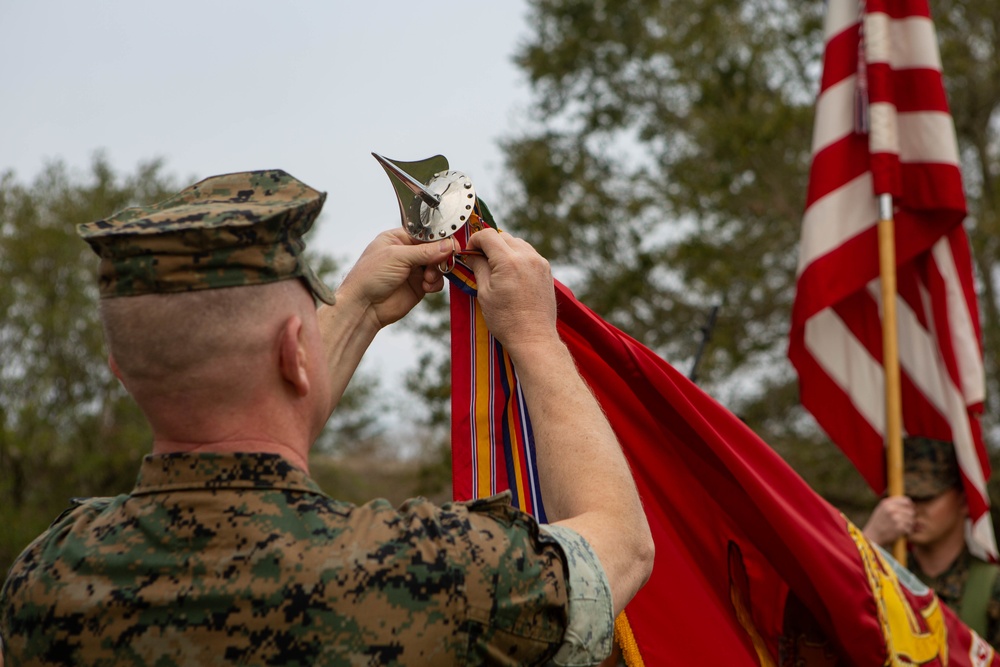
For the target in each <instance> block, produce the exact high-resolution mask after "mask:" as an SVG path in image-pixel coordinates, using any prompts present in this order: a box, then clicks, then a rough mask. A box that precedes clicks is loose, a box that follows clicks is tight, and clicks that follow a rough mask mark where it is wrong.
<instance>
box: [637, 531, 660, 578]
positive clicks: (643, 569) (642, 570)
mask: <svg viewBox="0 0 1000 667" xmlns="http://www.w3.org/2000/svg"><path fill="white" fill-rule="evenodd" d="M642 525H643V530H642V531H640V535H638V536H637V539H636V546H635V554H636V556H635V563H636V575H637V577H638V578H639V581H641V582H642V583H643V584H645V583H646V581H648V580H649V576H650V575H651V574H652V573H653V561H654V560H655V559H656V544H655V543H654V542H653V534H652V533H651V532H650V531H649V525H648V524H647V523H646V522H645V521H644V522H643V523H642ZM641 585H642V584H640V586H641Z"/></svg>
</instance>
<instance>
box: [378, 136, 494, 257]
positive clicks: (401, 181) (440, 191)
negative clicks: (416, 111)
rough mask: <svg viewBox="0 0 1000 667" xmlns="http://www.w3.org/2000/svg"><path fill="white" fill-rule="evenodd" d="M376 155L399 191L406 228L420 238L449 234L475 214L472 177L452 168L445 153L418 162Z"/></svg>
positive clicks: (397, 192)
mask: <svg viewBox="0 0 1000 667" xmlns="http://www.w3.org/2000/svg"><path fill="white" fill-rule="evenodd" d="M372 156H373V157H374V158H375V159H376V160H378V163H379V164H381V165H382V168H383V169H385V173H386V174H387V175H388V176H389V181H390V182H391V183H392V187H393V189H394V190H395V191H396V200H397V201H398V202H399V214H400V217H401V218H402V224H403V229H405V230H406V233H407V234H409V235H410V236H411V237H413V238H414V239H416V240H417V241H422V242H424V243H429V242H431V241H439V240H441V239H446V238H449V237H450V236H452V235H453V234H454V233H455V232H457V231H458V230H459V229H461V228H462V227H464V226H465V224H466V223H467V222H469V219H470V218H471V217H472V216H473V213H474V210H475V208H476V189H475V187H474V186H473V185H472V180H471V179H470V178H469V177H468V176H466V175H465V174H463V173H462V172H460V171H452V170H450V169H449V168H448V159H447V158H446V157H444V156H443V155H435V156H434V157H429V158H427V159H426V160H419V161H417V162H403V161H401V160H390V159H389V158H385V157H382V156H381V155H379V154H378V153H372Z"/></svg>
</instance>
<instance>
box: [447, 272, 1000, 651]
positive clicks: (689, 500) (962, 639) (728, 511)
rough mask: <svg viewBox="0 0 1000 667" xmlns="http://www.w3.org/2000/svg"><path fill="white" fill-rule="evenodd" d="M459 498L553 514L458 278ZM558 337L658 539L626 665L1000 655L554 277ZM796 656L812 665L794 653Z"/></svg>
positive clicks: (494, 347) (455, 412)
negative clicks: (503, 493) (498, 496)
mask: <svg viewBox="0 0 1000 667" xmlns="http://www.w3.org/2000/svg"><path fill="white" fill-rule="evenodd" d="M452 279H453V280H452V289H451V313H452V362H453V365H452V369H453V370H452V381H453V387H452V437H453V462H454V464H453V482H454V493H455V497H456V499H460V500H464V499H468V498H471V497H478V496H484V495H489V494H491V493H495V492H497V491H500V490H504V489H506V488H511V489H512V490H513V491H514V496H515V501H516V502H517V503H518V505H519V506H520V507H521V508H522V509H526V510H530V511H532V512H533V513H534V514H535V515H536V516H540V517H544V510H543V504H544V503H543V493H544V488H545V480H544V479H539V478H538V474H537V470H536V469H535V467H534V463H533V462H534V455H533V451H534V446H535V445H534V442H533V441H532V438H531V429H530V417H529V415H528V414H527V410H526V407H525V405H524V403H523V401H522V400H521V398H520V394H519V390H518V386H517V378H516V369H514V368H513V367H512V366H511V364H510V360H509V359H508V358H507V357H506V356H505V354H504V353H503V350H502V347H501V346H500V345H499V344H497V343H496V341H494V340H492V338H491V337H490V336H489V333H488V332H487V331H486V330H485V325H484V323H483V320H482V317H481V315H480V314H478V312H477V311H478V306H477V304H476V302H475V299H474V297H473V296H471V294H474V289H475V282H474V277H473V276H472V275H471V273H470V272H469V271H468V270H466V269H465V267H463V266H462V265H461V264H458V265H457V266H456V269H455V271H454V272H453V273H452ZM556 292H557V298H558V307H559V311H558V312H559V321H558V326H559V332H560V334H561V336H562V337H563V340H564V341H565V342H566V345H567V346H568V347H569V349H570V351H571V352H572V354H573V356H574V358H575V360H576V363H577V365H578V367H579V369H580V372H581V374H582V375H583V376H584V378H585V379H586V381H587V382H588V383H589V385H590V387H591V388H592V390H593V391H594V393H595V395H596V396H597V399H598V400H599V402H600V404H601V406H602V407H603V408H604V410H605V412H606V414H607V416H608V419H609V421H610V422H611V424H612V426H613V427H614V429H615V431H616V433H617V435H618V438H619V441H620V442H621V445H622V449H623V451H624V452H625V455H626V457H627V458H628V460H629V462H630V464H631V466H632V470H633V473H634V475H635V479H636V484H637V485H638V488H639V492H640V494H641V496H642V499H643V503H644V506H645V509H646V514H647V518H648V520H649V524H650V526H651V529H652V531H653V536H654V540H655V542H656V563H655V567H654V570H653V575H652V578H651V579H650V581H649V582H648V583H647V584H646V586H645V587H644V588H643V589H642V590H641V591H639V593H638V595H636V597H635V598H634V599H633V600H632V602H631V603H630V604H629V605H628V607H627V609H626V618H624V619H619V622H618V623H616V634H617V635H618V638H619V642H620V644H622V646H623V649H624V651H625V657H626V660H627V661H628V664H629V665H638V664H649V665H661V664H678V665H779V664H781V665H784V664H803V665H812V664H817V665H820V664H835V663H834V662H832V660H834V659H839V660H841V662H840V663H839V664H856V665H909V664H914V665H916V664H920V665H942V666H943V665H987V664H991V663H992V661H993V650H992V648H990V647H989V645H987V644H986V643H985V642H983V641H982V640H981V639H979V638H978V636H976V635H974V634H972V633H971V632H970V631H969V630H968V629H967V628H965V626H963V625H962V624H961V623H960V622H958V621H957V620H956V619H955V618H954V616H953V615H952V614H951V613H950V612H949V611H948V610H947V609H945V608H944V607H943V605H941V604H939V603H938V601H937V598H936V597H935V596H934V594H933V593H932V592H930V591H928V590H927V589H926V588H924V587H923V586H922V585H921V584H920V583H919V582H916V581H910V580H909V577H907V576H906V574H905V571H901V572H904V574H903V576H902V577H901V576H900V575H899V574H898V573H897V571H896V570H895V569H894V568H893V567H892V563H893V562H894V561H892V560H891V559H890V558H889V557H888V556H886V555H883V554H882V553H880V552H879V551H877V550H875V549H873V548H872V547H871V546H870V545H869V544H868V542H867V541H866V540H865V539H864V538H863V537H862V536H861V534H860V531H858V530H857V529H856V528H855V527H854V526H853V525H851V524H850V522H849V521H848V520H847V519H846V518H845V517H844V516H843V515H841V514H840V513H839V512H838V511H837V510H836V509H835V508H833V507H832V506H831V505H829V504H828V503H827V502H826V501H824V500H823V499H822V498H820V497H819V496H818V495H817V494H816V493H815V492H813V491H812V490H811V489H810V488H809V487H808V485H806V484H805V482H804V481H803V480H802V479H801V478H800V477H799V476H798V475H797V474H796V473H795V472H794V471H793V470H792V469H791V468H790V467H789V466H788V465H787V464H786V463H785V462H784V461H783V460H782V459H781V458H780V457H778V456H777V455H776V454H775V453H774V451H773V450H772V449H771V448H770V447H769V446H768V445H767V444H766V443H764V442H763V441H761V440H760V439H759V438H758V437H757V436H756V435H755V434H754V433H753V432H752V431H751V430H750V429H749V428H747V427H746V425H744V424H743V423H742V422H741V421H740V420H739V419H738V418H737V417H735V416H734V415H733V414H731V413H730V412H729V411H727V410H726V409H725V408H724V407H723V406H721V405H720V404H718V403H717V402H716V401H714V400H713V399H712V398H711V397H709V396H708V395H707V394H705V393H704V392H703V391H701V390H700V389H699V388H698V387H697V386H695V385H694V384H692V383H691V382H690V381H689V380H688V379H687V378H685V377H684V376H683V375H682V374H681V373H679V372H678V371H676V370H675V369H674V368H673V367H671V366H670V365H669V364H668V363H666V362H665V361H664V360H662V359H660V358H659V357H658V356H656V355H655V354H654V353H653V352H652V351H650V350H649V349H647V348H646V347H644V346H643V345H641V344H640V343H639V342H637V341H635V340H634V339H632V338H630V337H629V336H627V335H626V334H624V333H622V332H621V331H619V330H618V329H616V328H614V327H613V326H611V325H609V324H608V323H606V322H604V321H603V320H602V319H601V318H600V317H598V316H597V315H596V314H594V313H593V312H592V311H590V310H589V309H588V308H586V307H585V306H584V305H583V304H581V303H580V302H579V301H577V300H576V299H575V298H574V297H573V295H572V294H571V293H570V291H569V290H568V289H566V288H565V287H563V286H562V285H559V284H557V285H556ZM796 660H798V661H799V662H795V661H796Z"/></svg>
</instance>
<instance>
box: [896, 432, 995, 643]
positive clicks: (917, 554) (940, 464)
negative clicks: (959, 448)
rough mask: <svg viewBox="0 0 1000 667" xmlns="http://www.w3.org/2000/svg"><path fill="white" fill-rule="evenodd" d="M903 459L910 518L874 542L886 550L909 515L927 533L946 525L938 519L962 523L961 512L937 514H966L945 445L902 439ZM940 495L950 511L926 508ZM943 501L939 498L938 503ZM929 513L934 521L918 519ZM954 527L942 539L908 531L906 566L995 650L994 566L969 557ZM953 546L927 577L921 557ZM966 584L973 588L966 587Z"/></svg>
mask: <svg viewBox="0 0 1000 667" xmlns="http://www.w3.org/2000/svg"><path fill="white" fill-rule="evenodd" d="M903 461H904V470H903V475H904V479H903V486H904V489H905V491H906V495H907V497H908V498H909V502H910V506H909V508H910V513H911V514H910V516H908V517H907V518H908V519H909V521H900V525H899V527H897V528H896V530H895V532H892V533H889V534H887V535H886V536H885V539H883V540H879V541H881V542H882V546H883V547H886V548H889V547H890V546H891V545H892V543H893V542H894V541H895V539H896V537H899V536H903V535H906V534H908V533H910V532H911V530H915V528H914V527H911V528H910V529H909V530H907V529H906V526H907V525H912V522H913V520H914V519H913V518H912V516H913V515H916V518H917V520H918V521H920V522H921V523H923V524H925V526H923V531H924V532H927V531H928V529H930V530H931V531H935V532H936V531H939V530H940V527H939V526H940V525H947V524H942V523H941V522H942V521H945V522H949V523H950V522H953V521H957V522H960V523H964V522H963V519H964V518H965V517H964V516H962V515H961V514H955V515H953V516H947V517H943V516H941V514H942V512H945V511H954V512H959V513H961V512H965V514H966V515H967V509H965V507H966V506H965V502H966V501H965V492H964V490H963V489H962V480H961V476H960V473H959V469H958V460H957V459H956V456H955V447H954V445H953V444H952V443H951V442H946V441H942V440H934V439H932V438H924V437H916V436H913V437H907V438H906V439H905V440H904V443H903ZM946 494H953V495H954V497H955V499H954V501H953V503H954V510H952V509H951V506H944V507H945V509H940V508H939V509H937V510H929V509H926V508H928V507H929V505H930V504H931V503H936V502H942V500H940V499H942V497H943V496H944V495H946ZM948 500H949V499H944V502H947V501H948ZM882 502H883V503H884V502H886V501H885V500H883V501H882ZM932 511H933V512H935V513H936V514H937V517H938V518H935V517H932V516H924V515H927V514H929V513H930V512H932ZM931 524H934V526H931ZM956 528H957V530H956V531H954V532H951V533H950V534H948V536H946V537H936V536H934V537H927V536H925V535H924V534H922V533H921V532H914V533H912V535H913V537H912V540H911V541H910V543H909V547H910V550H911V551H910V555H909V558H908V563H907V567H908V569H909V570H910V571H911V572H913V574H915V575H916V576H917V578H918V579H920V580H921V581H922V582H923V583H924V584H926V585H927V586H929V587H930V588H931V589H932V590H933V591H934V592H935V593H936V594H937V596H938V598H939V599H940V600H941V601H942V602H944V603H945V604H946V605H948V606H949V607H950V608H951V609H952V610H953V611H955V613H956V614H958V616H959V618H961V619H962V621H963V622H964V623H965V624H966V625H968V626H969V627H970V628H972V629H973V630H975V631H976V632H977V633H978V634H980V635H981V636H982V637H983V638H984V639H986V640H987V641H988V642H990V644H992V645H993V646H994V647H1000V576H997V574H998V570H997V566H996V565H993V564H988V563H986V562H984V561H983V560H981V559H979V558H977V557H975V556H973V555H972V554H971V553H970V552H969V549H968V546H967V544H966V543H965V540H964V534H963V533H962V532H961V525H957V526H956ZM953 543H960V546H959V550H958V552H957V555H956V556H955V558H954V560H952V561H951V562H950V563H949V564H948V565H947V567H945V569H944V570H942V571H940V572H938V573H937V574H935V575H929V574H927V573H926V572H925V571H924V568H923V567H922V566H921V560H923V559H924V558H925V557H926V556H925V554H927V553H930V552H933V551H935V550H942V549H944V550H948V549H954V547H955V546H956V545H955V544H953ZM949 545H951V546H949ZM948 553H950V551H949V552H948ZM970 577H971V578H970ZM970 585H971V586H974V587H979V588H977V589H970V588H969V586H970Z"/></svg>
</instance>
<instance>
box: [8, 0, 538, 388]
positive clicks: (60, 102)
mask: <svg viewBox="0 0 1000 667" xmlns="http://www.w3.org/2000/svg"><path fill="white" fill-rule="evenodd" d="M526 11H527V5H526V2H525V1H524V0H503V1H502V2H490V3H487V2H476V3H472V2H469V3H459V2H440V1H438V0H427V1H424V2H403V1H401V0H392V1H385V2H377V1H374V0H372V1H368V2H350V3H347V2H333V1H327V2H320V1H318V0H309V1H305V0H303V1H292V2H275V1H274V0H271V1H270V2H260V1H259V0H250V1H246V0H244V1H243V2H238V3H237V2H213V1H209V0H198V1H195V0H172V1H171V2H144V1H141V0H104V1H98V0H92V1H85V2H80V1H79V0H73V1H71V0H33V1H28V0H23V1H15V0H0V62H3V63H4V65H3V67H2V68H0V91H2V92H0V95H2V98H0V100H2V103H0V171H5V170H7V169H13V170H15V172H16V173H17V175H18V177H19V179H20V180H22V181H30V180H32V179H33V178H34V177H35V175H36V174H37V173H38V172H39V170H40V169H41V167H42V166H43V164H44V163H45V162H46V161H47V160H50V159H54V158H61V159H63V160H64V161H65V162H66V163H67V164H68V165H69V166H70V167H71V168H73V169H79V170H81V171H82V170H84V169H86V168H87V167H88V165H89V164H90V161H91V157H92V156H93V154H94V152H95V151H97V150H103V151H105V152H106V155H107V157H108V158H109V160H110V161H111V163H112V164H113V165H114V166H115V168H116V169H117V170H118V171H119V172H131V171H133V170H134V169H135V168H136V166H137V165H138V164H139V163H140V162H141V161H145V160H148V159H151V158H153V157H162V158H163V159H164V160H165V161H166V168H167V172H168V173H172V174H175V175H176V176H177V177H178V180H180V181H186V180H187V179H188V177H196V178H203V177H205V176H210V175H213V174H219V173H226V172H231V171H244V170H248V169H266V168H281V169H284V170H286V171H288V172H289V173H291V174H293V175H294V176H296V177H297V178H299V179H300V180H303V181H305V182H306V183H308V184H309V185H312V186H313V187H316V188H318V189H320V190H326V191H327V192H328V193H329V197H328V199H327V203H326V207H325V209H324V215H323V217H322V219H321V225H320V227H319V229H318V231H317V233H316V234H315V235H314V237H313V247H314V248H315V249H317V250H320V251H322V252H325V253H328V254H331V255H334V256H337V257H349V258H351V259H352V260H353V258H355V257H356V256H357V255H358V254H359V253H360V252H361V250H362V249H363V248H364V246H365V245H366V244H367V242H368V241H369V240H370V239H371V238H372V237H373V236H374V235H375V234H376V233H378V232H379V231H381V230H382V229H385V228H388V227H390V226H393V225H397V224H399V214H398V209H397V206H396V201H395V198H394V195H393V193H392V188H391V186H390V184H389V181H388V179H387V178H386V176H385V174H384V173H383V171H382V168H381V167H380V166H379V165H378V164H377V163H376V162H375V160H374V159H373V158H372V157H371V155H370V152H371V151H376V152H379V153H382V154H383V155H386V156H387V157H391V158H397V159H402V160H417V159H421V158H425V157H429V156H431V155H434V154H437V153H441V154H443V155H445V156H446V157H448V159H449V160H450V162H451V167H452V168H453V169H458V170H460V171H464V172H466V173H467V174H468V175H469V176H471V177H472V178H473V180H474V181H475V183H476V189H477V191H478V192H479V193H480V194H481V195H482V196H483V197H484V199H486V200H487V201H492V200H491V199H490V193H491V192H497V190H498V187H497V182H498V180H499V177H500V168H501V163H502V158H501V154H500V150H499V148H498V145H497V141H498V139H499V138H501V137H503V136H511V135H513V134H516V133H517V131H518V128H521V127H524V126H525V123H526V122H527V121H526V118H525V115H524V114H525V109H526V106H527V100H528V86H527V83H526V81H525V79H524V77H523V76H522V75H521V73H520V72H519V70H517V68H516V67H515V66H514V64H513V63H512V56H513V54H514V52H515V50H516V49H517V47H518V46H519V45H520V44H521V43H523V41H524V40H525V39H526V38H527V36H528V34H529V33H528V26H527V23H526V19H527V17H526ZM185 184H186V183H185ZM493 200H495V195H494V199H493ZM495 208H496V207H495ZM410 348H411V345H410V341H409V340H408V339H407V338H405V337H401V336H398V335H395V336H394V335H392V333H391V332H390V331H386V332H383V333H382V334H380V337H379V340H377V341H376V344H375V346H374V347H373V349H372V350H371V354H370V355H369V356H370V358H369V359H368V361H367V362H366V367H367V368H369V370H372V371H375V372H379V373H380V374H382V375H383V376H389V377H394V376H397V375H398V372H399V371H400V370H401V369H402V368H404V367H406V366H407V362H408V359H409V356H410V354H409V351H410Z"/></svg>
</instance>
